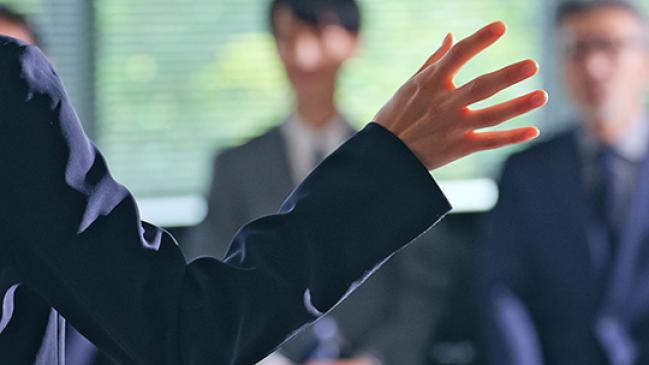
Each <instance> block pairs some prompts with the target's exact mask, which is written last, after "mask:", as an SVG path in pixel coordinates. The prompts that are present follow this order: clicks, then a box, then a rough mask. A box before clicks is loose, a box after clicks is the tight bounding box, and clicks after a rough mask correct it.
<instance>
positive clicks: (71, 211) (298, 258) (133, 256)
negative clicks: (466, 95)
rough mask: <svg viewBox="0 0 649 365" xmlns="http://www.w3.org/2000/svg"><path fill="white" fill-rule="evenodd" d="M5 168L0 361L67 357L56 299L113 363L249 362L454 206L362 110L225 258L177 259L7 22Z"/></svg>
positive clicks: (2, 84)
mask: <svg viewBox="0 0 649 365" xmlns="http://www.w3.org/2000/svg"><path fill="white" fill-rule="evenodd" d="M0 171H2V173H3V176H2V178H0V201H1V202H2V204H1V205H0V298H2V301H3V306H2V317H1V319H0V356H1V358H0V362H2V363H3V364H22V363H29V362H36V363H41V364H56V363H57V361H59V363H62V360H61V357H62V350H61V348H62V336H61V330H62V320H61V315H62V316H63V317H65V318H66V319H67V320H69V321H70V322H71V323H72V324H73V325H74V326H75V327H76V328H77V329H79V331H80V332H81V333H83V334H84V335H85V336H87V337H88V338H89V339H90V340H91V341H93V342H94V343H95V344H96V345H97V346H98V347H100V348H101V349H103V350H104V351H106V352H108V353H109V354H110V355H112V356H113V357H115V358H116V359H117V360H118V361H120V362H122V363H124V364H252V363H255V362H256V361H257V360H259V359H261V358H263V357H264V356H265V355H266V354H268V353H269V352H271V351H272V350H273V349H274V348H276V347H277V346H278V345H279V344H280V343H281V342H282V341H284V340H285V338H287V337H288V336H290V335H291V334H292V333H294V332H295V331H297V330H298V329H299V328H300V327H302V326H303V325H304V324H305V323H308V322H312V321H314V320H316V319H317V318H318V317H319V316H320V315H321V314H322V313H325V312H327V311H329V310H330V309H331V308H332V307H333V306H334V305H336V304H337V303H338V302H339V301H340V300H341V299H342V298H344V297H345V296H346V295H347V294H348V293H349V292H350V291H351V290H352V289H353V288H354V287H356V286H357V285H358V283H360V282H361V281H362V280H364V278H366V277H367V275H369V274H370V273H371V272H372V271H373V270H374V269H375V268H376V267H377V266H378V265H380V263H382V262H383V261H384V260H385V259H386V258H388V257H389V256H390V255H391V254H392V253H393V252H395V251H396V250H398V249H399V248H401V247H402V246H404V245H405V244H406V243H407V242H409V241H411V240H412V239H413V238H415V237H416V236H418V235H419V234H420V233H422V232H423V231H424V230H426V229H427V228H428V227H429V226H431V225H432V224H433V223H435V222H436V221H437V220H438V219H440V217H441V216H442V215H443V214H444V213H446V212H447V211H448V209H449V205H448V202H447V201H446V200H445V198H444V197H443V195H442V193H441V192H440V190H439V189H438V187H437V186H436V185H435V183H434V181H433V180H432V179H431V177H430V175H429V174H428V172H427V171H426V169H425V168H424V167H423V166H422V165H421V163H420V162H419V161H418V160H417V159H416V157H415V156H414V155H413V154H412V153H411V152H410V150H408V148H407V147H406V146H405V145H403V143H402V142H401V141H400V140H399V139H398V138H396V137H395V136H394V135H392V134H391V133H389V132H388V131H387V130H385V129H383V128H382V127H380V126H379V125H377V124H370V125H369V126H368V127H367V128H365V129H364V130H363V131H361V132H359V133H358V134H357V135H356V136H355V137H353V138H352V139H351V140H350V141H349V142H348V143H346V144H345V145H343V146H342V147H341V148H340V149H339V150H338V151H337V152H335V153H334V154H333V155H332V156H331V157H329V158H328V159H327V160H326V161H324V162H323V163H322V165H321V166H320V167H319V168H318V169H316V170H315V171H314V172H313V173H312V174H311V175H310V176H309V177H308V178H307V179H306V180H305V182H304V183H303V184H302V185H301V186H300V187H298V188H297V189H296V190H295V191H294V192H293V193H292V194H291V196H290V197H289V198H288V199H287V200H286V201H285V203H284V204H283V205H282V208H281V209H280V211H279V212H278V214H276V215H271V216H267V217H264V218H261V219H259V220H257V221H255V222H252V223H250V224H248V225H247V226H246V227H244V228H242V229H241V230H240V231H239V232H238V233H237V235H236V236H235V238H234V240H233V243H232V246H231V249H230V251H229V254H228V255H227V258H226V259H225V262H221V261H218V260H215V259H210V258H203V259H198V260H196V261H194V262H192V263H191V264H186V263H185V260H184V258H183V256H182V254H181V253H180V250H179V249H178V246H177V244H176V242H175V240H174V239H173V237H171V236H170V235H169V234H167V233H166V232H165V231H163V230H161V229H159V228H157V227H155V226H153V225H150V224H147V223H144V222H141V221H140V219H139V215H138V210H137V205H136V204H135V202H134V200H133V198H132V196H131V195H130V194H129V192H128V191H127V190H126V189H125V188H124V187H123V186H121V185H119V184H118V183H117V182H115V180H114V179H113V178H112V177H111V176H110V174H109V172H108V169H107V167H106V163H105V161H104V160H103V158H102V156H101V155H100V153H99V152H98V151H97V149H96V148H95V147H94V146H93V145H92V143H91V142H90V141H89V140H88V138H87V137H86V136H85V134H84V132H83V130H82V129H81V126H80V124H79V121H78V119H77V117H76V114H75V112H74V110H73V108H72V106H71V105H70V102H69V100H68V98H67V96H66V95H65V91H64V89H63V87H62V84H61V82H60V80H59V79H58V77H57V76H56V73H55V72H54V71H53V69H52V67H51V66H50V65H49V63H48V62H47V60H46V59H45V57H44V56H43V55H42V53H41V52H40V51H39V50H38V49H37V48H34V47H31V46H25V45H23V44H20V43H17V42H16V41H14V40H11V39H9V38H0ZM340 181H345V184H344V185H341V184H340ZM50 308H54V309H50Z"/></svg>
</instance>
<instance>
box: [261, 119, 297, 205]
mask: <svg viewBox="0 0 649 365" xmlns="http://www.w3.org/2000/svg"><path fill="white" fill-rule="evenodd" d="M268 133H269V137H270V145H271V147H272V148H268V153H269V154H270V156H268V159H269V160H270V161H272V166H273V168H272V169H269V170H268V171H267V172H268V175H267V176H265V177H264V179H265V180H266V182H268V183H273V187H274V190H276V193H277V194H279V195H282V196H285V195H287V194H288V193H289V192H290V191H291V190H293V188H294V187H295V183H294V182H293V174H292V172H291V167H290V162H289V160H288V150H287V146H286V143H287V142H286V139H285V138H284V136H283V135H282V133H281V131H280V129H279V127H275V128H273V129H272V130H270V131H269V132H268ZM275 196H276V195H275ZM282 199H283V198H282Z"/></svg>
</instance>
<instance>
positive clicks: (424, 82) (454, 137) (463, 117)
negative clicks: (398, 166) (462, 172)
mask: <svg viewBox="0 0 649 365" xmlns="http://www.w3.org/2000/svg"><path fill="white" fill-rule="evenodd" d="M505 31H506V27H505V24H504V23H503V22H495V23H492V24H489V25H487V26H486V27H484V28H482V29H480V30H479V31H477V32H476V33H474V34H472V35H471V36H469V37H467V38H465V39H463V40H462V41H460V42H458V43H457V44H453V37H452V36H451V35H450V34H449V35H448V36H446V38H445V39H444V42H443V43H442V46H441V47H440V48H439V49H438V50H437V51H436V52H435V53H434V54H433V55H432V56H431V57H430V58H429V59H428V60H427V61H426V62H425V63H424V65H423V66H422V67H421V68H420V69H419V71H417V73H416V74H415V75H413V76H412V77H411V78H410V79H409V80H408V81H407V82H406V83H405V84H404V85H403V86H402V87H401V88H399V90H398V91H397V92H396V94H395V95H394V96H393V97H392V98H391V99H390V101H388V103H387V104H386V105H385V106H383V108H381V110H380V111H379V113H378V114H377V115H376V117H375V118H374V120H375V121H376V122H377V123H379V124H380V125H382V126H383V127H385V128H387V129H388V130H390V131H391V132H392V133H394V134H395V135H396V136H397V137H399V138H400V139H401V140H402V141H403V142H404V143H405V144H406V145H407V146H408V147H409V148H410V149H411V150H412V152H413V153H414V154H415V155H416V156H417V157H418V158H419V160H420V161H421V162H422V163H423V164H424V165H425V166H426V167H427V168H428V169H429V170H433V169H435V168H438V167H441V166H443V165H446V164H448V163H450V162H452V161H455V160H457V159H459V158H461V157H464V156H466V155H469V154H472V153H474V152H477V151H482V150H487V149H494V148H499V147H503V146H506V145H510V144H516V143H521V142H525V141H529V140H531V139H533V138H535V137H536V136H538V134H539V131H538V130H537V129H536V128H533V127H525V128H519V129H513V130H507V131H496V132H478V131H477V130H478V129H481V128H487V127H492V126H496V125H499V124H501V123H503V122H505V121H507V120H509V119H512V118H514V117H516V116H519V115H521V114H525V113H527V112H529V111H531V110H534V109H536V108H539V107H541V106H543V105H545V104H546V103H547V101H548V96H547V94H546V92H545V91H543V90H536V91H533V92H531V93H529V94H527V95H524V96H521V97H518V98H515V99H512V100H509V101H506V102H503V103H500V104H497V105H493V106H490V107H487V108H485V109H480V110H471V109H469V106H470V105H472V104H474V103H477V102H478V101H481V100H484V99H487V98H489V97H491V96H493V95H494V94H496V93H498V92H500V91H502V90H504V89H506V88H508V87H510V86H512V85H514V84H517V83H519V82H521V81H523V80H525V79H528V78H530V77H532V76H534V75H535V74H536V73H537V72H538V70H539V67H538V64H537V63H536V62H534V61H533V60H525V61H521V62H518V63H514V64H512V65H510V66H507V67H505V68H503V69H501V70H498V71H495V72H492V73H489V74H486V75H482V76H480V77H478V78H476V79H474V80H472V81H470V82H468V83H467V84H465V85H462V86H460V87H456V85H455V82H454V81H453V79H454V78H455V76H456V75H457V73H458V72H459V71H460V69H461V68H462V67H463V66H464V65H465V64H466V63H467V62H469V61H470V60H471V59H472V58H473V57H475V56H476V55H477V54H478V53H480V52H482V51H483V50H485V49H486V48H488V47H489V46H491V45H492V44H494V43H495V42H496V41H497V40H498V39H499V38H500V37H502V36H503V35H504V34H505Z"/></svg>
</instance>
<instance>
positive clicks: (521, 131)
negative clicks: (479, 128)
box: [467, 127, 539, 152]
mask: <svg viewBox="0 0 649 365" xmlns="http://www.w3.org/2000/svg"><path fill="white" fill-rule="evenodd" d="M538 136H539V130H538V129H536V128H534V127H524V128H518V129H512V130H508V131H497V132H476V131H473V132H469V134H468V135H467V138H468V139H469V141H470V142H469V143H470V146H471V150H472V151H474V152H477V151H484V150H493V149H496V148H500V147H505V146H509V145H514V144H519V143H523V142H527V141H530V140H532V139H534V138H536V137H538Z"/></svg>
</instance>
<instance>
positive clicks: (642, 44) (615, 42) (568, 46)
mask: <svg viewBox="0 0 649 365" xmlns="http://www.w3.org/2000/svg"><path fill="white" fill-rule="evenodd" d="M647 46H648V44H647V39H646V38H644V37H627V38H617V39H614V38H603V37H602V38H589V39H582V40H575V41H566V42H564V43H563V54H564V55H565V56H566V57H567V58H569V59H571V60H573V61H581V60H584V59H585V58H586V57H588V56H589V55H591V54H593V53H602V54H604V55H606V56H607V57H608V58H610V59H617V58H618V57H619V56H620V55H621V54H622V53H624V52H626V51H629V50H642V49H647V48H648V47H647Z"/></svg>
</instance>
